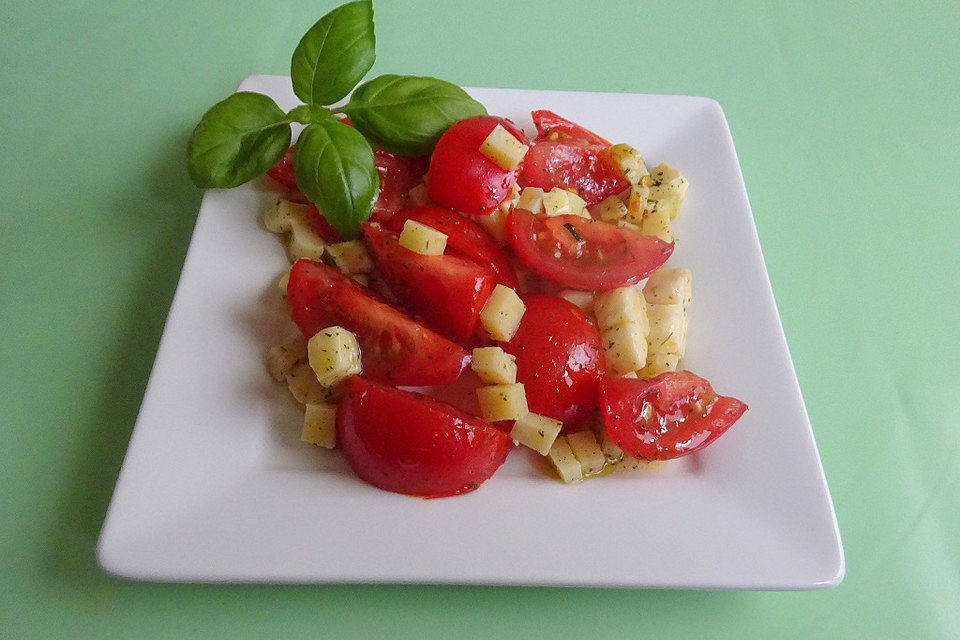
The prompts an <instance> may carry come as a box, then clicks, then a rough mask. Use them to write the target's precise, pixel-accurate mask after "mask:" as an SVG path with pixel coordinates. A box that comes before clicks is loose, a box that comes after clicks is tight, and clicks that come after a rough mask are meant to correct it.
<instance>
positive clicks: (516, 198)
mask: <svg viewBox="0 0 960 640" xmlns="http://www.w3.org/2000/svg"><path fill="white" fill-rule="evenodd" d="M518 202H520V187H518V186H517V185H513V186H512V187H510V191H509V192H508V193H507V197H505V198H504V199H503V200H502V201H501V202H500V204H498V205H497V211H499V212H500V213H501V214H509V213H510V212H511V211H513V210H514V208H515V207H516V206H517V203H518Z"/></svg>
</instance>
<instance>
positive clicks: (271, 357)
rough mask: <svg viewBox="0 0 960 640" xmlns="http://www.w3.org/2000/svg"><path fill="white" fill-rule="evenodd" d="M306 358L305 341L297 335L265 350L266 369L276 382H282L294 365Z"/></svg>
mask: <svg viewBox="0 0 960 640" xmlns="http://www.w3.org/2000/svg"><path fill="white" fill-rule="evenodd" d="M306 359H307V341H306V340H304V339H303V336H297V337H296V338H294V339H293V340H290V341H289V342H285V343H284V344H281V345H277V346H276V347H273V348H271V349H270V350H269V351H268V352H267V371H268V372H269V373H270V376H271V377H272V378H273V379H274V380H276V381H277V382H283V379H284V378H285V377H286V375H287V372H288V371H290V370H291V369H293V367H294V365H296V364H298V363H300V362H304V361H305V360H306Z"/></svg>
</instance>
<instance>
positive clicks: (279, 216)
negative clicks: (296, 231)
mask: <svg viewBox="0 0 960 640" xmlns="http://www.w3.org/2000/svg"><path fill="white" fill-rule="evenodd" d="M306 208H307V207H306V205H302V204H296V203H294V202H290V201H289V200H279V201H278V202H277V203H276V204H274V205H273V206H271V207H268V208H267V210H266V211H264V212H263V226H264V227H266V228H267V231H271V232H273V233H276V234H284V233H287V232H288V231H290V223H291V221H292V220H298V219H299V220H302V219H305V214H306Z"/></svg>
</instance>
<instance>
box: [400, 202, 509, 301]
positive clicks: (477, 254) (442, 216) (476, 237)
mask: <svg viewBox="0 0 960 640" xmlns="http://www.w3.org/2000/svg"><path fill="white" fill-rule="evenodd" d="M407 220H415V221H417V222H419V223H421V224H425V225H427V226H428V227H430V228H431V229H436V230H437V231H439V232H441V233H445V234H446V235H447V250H448V251H455V252H456V253H459V254H460V255H461V256H463V257H464V258H468V259H470V260H473V261H474V262H476V263H477V264H481V265H487V266H489V267H490V268H491V269H493V271H494V272H495V273H496V274H497V282H499V283H500V284H502V285H504V286H507V287H510V288H511V289H516V288H517V274H516V273H514V271H513V266H512V265H511V264H510V258H508V257H507V254H506V253H504V251H503V249H501V248H500V245H498V244H497V241H496V240H494V239H493V237H492V236H491V235H490V234H489V233H487V232H486V231H485V230H484V229H483V227H481V226H480V225H478V224H477V223H476V222H474V221H473V220H470V219H468V218H465V217H463V216H462V215H460V214H458V213H455V212H453V211H451V210H449V209H444V208H442V207H414V208H412V209H405V210H403V211H400V212H399V213H398V214H397V215H395V216H394V217H393V218H392V219H391V221H390V224H388V225H387V226H388V227H389V228H390V229H392V230H393V231H395V232H397V233H400V231H401V230H402V229H403V223H404V222H406V221H407Z"/></svg>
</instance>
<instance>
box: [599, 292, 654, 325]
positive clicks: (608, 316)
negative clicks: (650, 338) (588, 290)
mask: <svg viewBox="0 0 960 640" xmlns="http://www.w3.org/2000/svg"><path fill="white" fill-rule="evenodd" d="M593 314H594V315H595V316H596V318H597V326H598V327H600V330H601V331H605V330H606V329H612V328H613V327H616V326H619V325H621V324H627V323H629V322H634V323H636V324H638V325H640V327H641V328H642V329H643V330H644V333H645V332H646V327H647V304H646V302H645V301H644V299H643V294H642V293H640V289H638V288H637V287H635V286H626V287H620V288H618V289H611V290H609V291H601V292H599V293H597V294H596V296H594V301H593Z"/></svg>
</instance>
